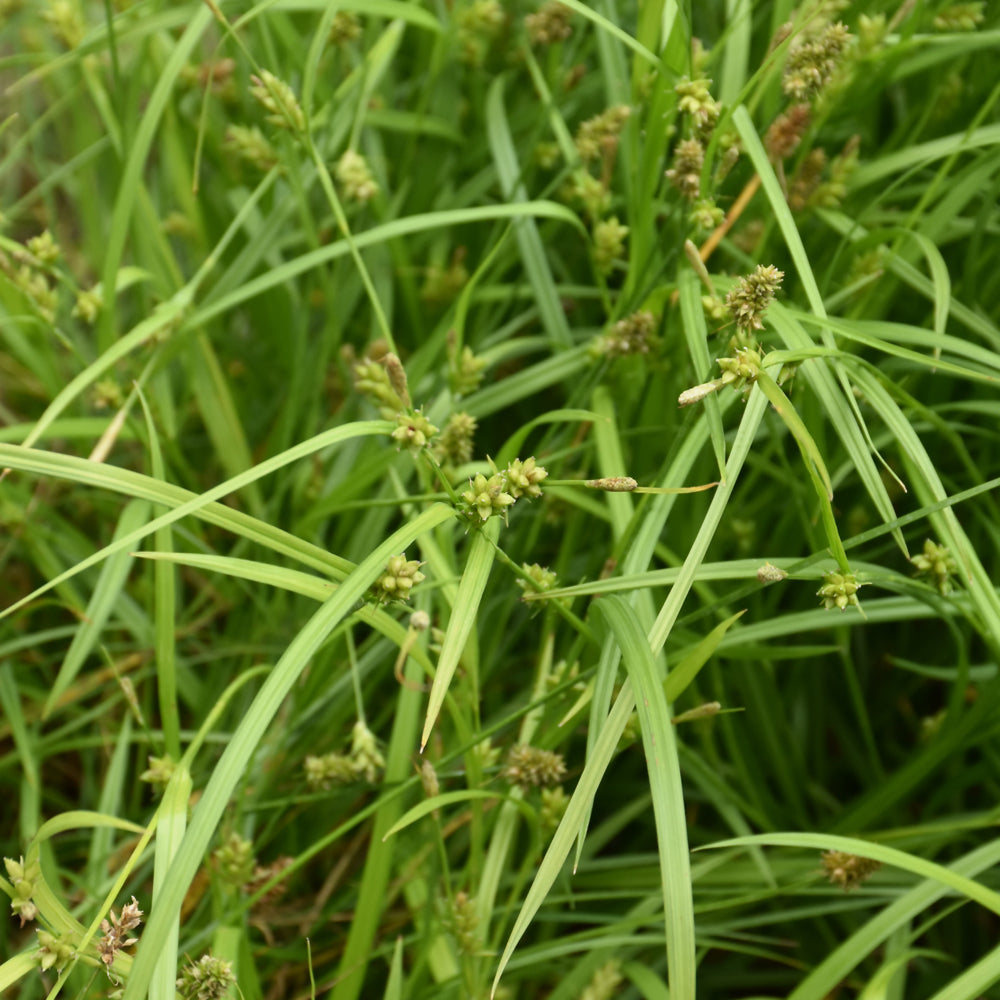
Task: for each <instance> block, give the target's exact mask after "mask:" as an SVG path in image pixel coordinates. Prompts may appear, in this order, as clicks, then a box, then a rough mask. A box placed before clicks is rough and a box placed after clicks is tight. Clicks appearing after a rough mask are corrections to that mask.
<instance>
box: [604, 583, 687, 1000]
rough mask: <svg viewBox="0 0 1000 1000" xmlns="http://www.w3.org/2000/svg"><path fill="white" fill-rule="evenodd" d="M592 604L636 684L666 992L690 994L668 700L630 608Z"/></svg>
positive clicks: (681, 827) (680, 813)
mask: <svg viewBox="0 0 1000 1000" xmlns="http://www.w3.org/2000/svg"><path fill="white" fill-rule="evenodd" d="M595 608H596V609H597V611H598V613H599V614H600V615H601V617H602V618H604V620H605V621H606V622H607V624H608V627H609V628H610V629H611V631H612V632H613V633H614V636H615V640H616V641H617V643H618V645H619V647H620V648H621V651H622V660H623V661H624V663H625V667H626V669H627V670H628V675H629V678H630V679H631V681H632V687H633V689H634V690H635V702H636V707H637V710H638V712H639V724H640V727H641V730H642V744H643V749H644V751H645V754H646V768H647V770H648V773H649V786H650V791H651V793H652V798H653V815H654V817H655V820H656V835H657V843H658V854H659V857H660V877H661V881H662V892H663V909H664V913H665V914H666V944H667V967H668V970H669V972H668V983H669V987H670V995H671V996H672V997H674V998H676V1000H694V997H695V994H696V968H697V963H696V960H695V932H694V903H693V900H692V895H691V863H690V859H689V856H688V840H687V820H686V818H685V810H684V789H683V786H682V784H681V773H680V761H679V760H678V757H677V743H676V734H675V733H674V727H673V725H672V724H671V721H670V706H669V705H668V703H667V698H666V696H665V694H664V691H663V682H662V681H661V679H660V676H659V672H658V671H657V669H656V663H655V662H654V660H653V654H652V652H651V650H650V648H649V642H648V641H647V639H646V637H645V635H643V633H642V629H641V627H640V626H639V622H638V619H637V618H636V616H635V612H634V611H633V610H632V608H631V607H630V606H629V605H628V604H626V603H625V601H623V600H622V599H621V598H620V597H608V598H605V599H604V600H602V601H599V602H598V603H597V604H596V605H595Z"/></svg>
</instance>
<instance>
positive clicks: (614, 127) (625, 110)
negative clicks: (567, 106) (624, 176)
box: [573, 104, 632, 163]
mask: <svg viewBox="0 0 1000 1000" xmlns="http://www.w3.org/2000/svg"><path fill="white" fill-rule="evenodd" d="M631 114H632V109H631V108H630V107H629V106H628V105H627V104H619V105H616V106H615V107H612V108H608V109H607V110H606V111H602V112H601V113H600V114H599V115H595V116H594V117H593V118H588V119H587V120H586V121H585V122H583V123H582V124H581V125H580V127H579V128H578V129H577V130H576V138H575V139H574V140H573V141H574V143H575V145H576V151H577V152H578V153H579V154H580V159H581V160H583V161H584V163H589V162H591V161H592V160H598V159H600V158H601V157H602V156H605V155H607V154H609V153H611V152H614V150H615V149H616V148H617V146H618V137H619V136H620V135H621V131H622V129H623V128H624V127H625V123H626V122H627V121H628V120H629V116H630V115H631Z"/></svg>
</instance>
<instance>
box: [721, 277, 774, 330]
mask: <svg viewBox="0 0 1000 1000" xmlns="http://www.w3.org/2000/svg"><path fill="white" fill-rule="evenodd" d="M784 276H785V273H784V271H779V270H778V269H777V268H776V267H774V266H773V265H770V264H768V265H767V266H765V265H763V264H758V265H757V267H756V269H755V270H754V271H753V273H752V274H748V275H747V276H746V277H743V278H740V280H739V281H738V282H737V283H736V284H735V285H734V286H733V287H732V288H731V289H730V290H729V294H728V295H727V296H726V307H727V308H728V309H729V313H730V315H731V316H732V317H733V320H734V321H735V322H736V326H737V328H738V329H739V330H742V331H745V332H748V331H750V330H763V329H764V323H763V316H764V311H765V310H766V309H767V307H768V306H769V305H770V304H771V302H772V301H773V299H774V295H775V293H776V292H777V290H778V289H779V288H780V287H781V279H782V278H784Z"/></svg>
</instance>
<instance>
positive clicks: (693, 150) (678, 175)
mask: <svg viewBox="0 0 1000 1000" xmlns="http://www.w3.org/2000/svg"><path fill="white" fill-rule="evenodd" d="M704 164H705V147H704V146H703V145H702V144H701V143H700V142H699V141H698V140H697V139H682V140H681V141H680V142H679V143H677V145H676V147H675V148H674V165H673V166H672V167H671V168H670V169H669V170H668V171H667V173H666V176H667V179H668V180H669V181H670V183H671V184H673V185H674V187H675V188H677V190H678V191H680V193H681V194H682V195H683V196H684V197H685V198H687V200H688V201H694V200H695V199H696V198H697V197H698V195H699V194H700V193H701V169H702V167H703V166H704Z"/></svg>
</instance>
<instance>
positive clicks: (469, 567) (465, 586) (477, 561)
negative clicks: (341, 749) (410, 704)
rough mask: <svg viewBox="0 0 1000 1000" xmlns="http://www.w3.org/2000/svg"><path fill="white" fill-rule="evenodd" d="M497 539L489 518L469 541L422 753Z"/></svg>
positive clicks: (469, 627)
mask: <svg viewBox="0 0 1000 1000" xmlns="http://www.w3.org/2000/svg"><path fill="white" fill-rule="evenodd" d="M499 537H500V520H499V519H498V518H495V517H494V518H491V519H490V520H488V521H487V522H486V523H485V524H484V525H483V526H482V527H481V528H479V529H478V530H476V531H473V532H472V537H471V539H470V541H469V555H468V558H467V560H466V563H465V569H464V570H463V572H462V579H461V582H460V583H459V585H458V594H457V595H456V597H455V604H454V606H453V607H452V609H451V618H450V619H449V621H448V629H447V631H446V632H445V636H444V642H442V643H441V654H440V656H438V665H437V670H436V671H435V672H434V680H433V681H432V682H431V692H430V694H429V695H428V697H427V717H426V719H425V720H424V728H423V732H422V733H421V736H420V749H421V752H423V749H424V747H425V746H427V741H428V739H430V735H431V730H432V729H433V728H434V723H435V722H436V721H437V717H438V714H439V713H440V711H441V706H442V705H443V704H444V698H445V695H446V694H447V693H448V685H449V684H451V679H452V677H453V676H454V675H455V670H456V668H457V667H458V661H459V660H460V659H461V657H462V653H463V652H464V650H465V644H466V642H467V641H468V638H469V635H470V633H471V632H472V628H473V626H474V625H475V623H476V616H477V615H478V613H479V603H480V601H481V600H482V597H483V591H484V590H485V589H486V581H487V580H489V577H490V569H491V568H492V566H493V559H494V557H495V555H496V548H495V546H496V541H497V539H498V538H499Z"/></svg>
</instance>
